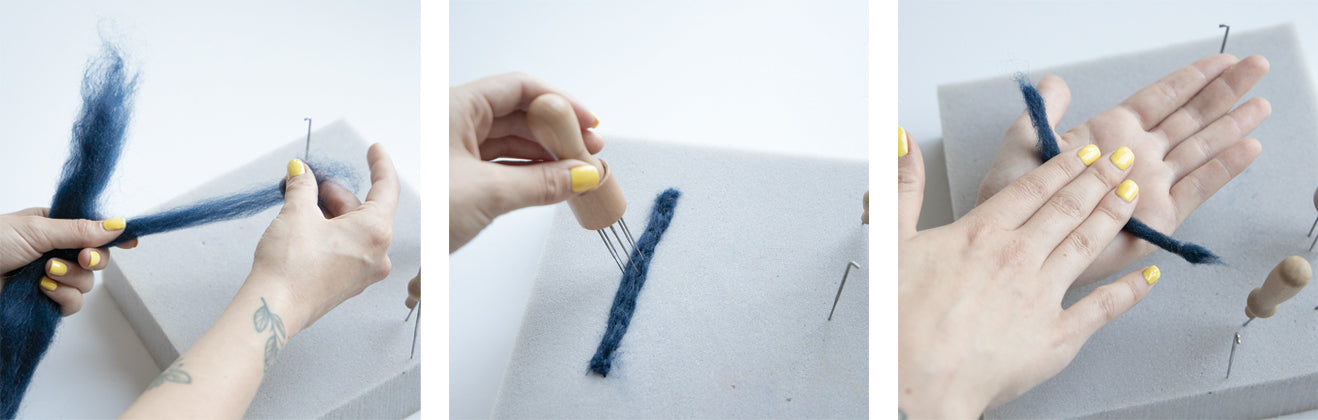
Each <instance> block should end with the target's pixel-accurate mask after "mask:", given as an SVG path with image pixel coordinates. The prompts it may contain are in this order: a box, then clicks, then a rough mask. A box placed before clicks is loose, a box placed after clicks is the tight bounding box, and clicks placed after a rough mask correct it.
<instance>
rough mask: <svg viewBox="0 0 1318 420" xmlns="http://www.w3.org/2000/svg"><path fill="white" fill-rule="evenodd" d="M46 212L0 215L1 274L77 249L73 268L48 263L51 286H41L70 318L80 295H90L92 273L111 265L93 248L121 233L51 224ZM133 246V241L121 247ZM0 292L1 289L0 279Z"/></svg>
mask: <svg viewBox="0 0 1318 420" xmlns="http://www.w3.org/2000/svg"><path fill="white" fill-rule="evenodd" d="M49 211H50V209H45V208H30V209H27V210H23V211H20V212H17V213H10V214H6V215H0V274H2V273H8V272H10V271H13V270H17V269H19V268H22V267H23V266H25V265H27V264H28V263H31V262H33V261H36V260H38V259H40V258H41V256H42V255H43V254H45V253H46V252H49V251H53V250H56V249H80V248H81V249H82V251H80V252H79V253H78V261H76V264H74V263H72V262H70V261H67V260H64V259H60V258H51V259H50V260H49V261H47V262H46V278H47V279H50V280H51V281H49V282H47V281H45V280H43V281H42V285H41V290H42V291H43V292H45V293H46V296H47V297H49V298H50V299H51V300H53V301H55V303H57V304H59V305H60V312H61V313H63V314H64V316H69V315H72V314H74V313H76V312H78V311H79V310H81V309H82V295H83V294H85V293H87V292H90V291H91V290H92V286H93V285H94V284H95V282H96V277H95V276H94V275H92V272H93V271H100V270H101V269H103V268H105V266H106V265H107V264H109V263H110V251H109V250H108V249H105V248H96V247H98V246H101V245H105V244H108V243H110V241H113V240H114V239H115V238H117V237H119V234H120V233H123V229H124V228H123V225H122V224H120V225H118V226H116V225H115V224H114V223H113V222H110V223H105V222H100V221H95V220H72V219H51V218H49V217H47V214H48V212H49ZM118 221H119V222H122V221H123V219H118ZM107 222H109V221H107ZM136 245H137V242H136V240H134V241H129V242H125V243H124V244H122V245H120V246H119V247H120V248H132V247H133V246H136ZM0 287H4V280H3V279H0Z"/></svg>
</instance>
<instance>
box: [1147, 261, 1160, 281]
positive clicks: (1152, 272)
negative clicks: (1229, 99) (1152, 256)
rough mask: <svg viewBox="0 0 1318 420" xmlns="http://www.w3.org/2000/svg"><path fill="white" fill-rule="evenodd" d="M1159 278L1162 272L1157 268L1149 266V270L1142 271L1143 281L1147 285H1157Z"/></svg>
mask: <svg viewBox="0 0 1318 420" xmlns="http://www.w3.org/2000/svg"><path fill="white" fill-rule="evenodd" d="M1159 277H1162V271H1159V270H1158V266H1156V265H1150V266H1149V268H1146V269H1144V281H1146V282H1148V283H1149V285H1153V284H1154V283H1157V282H1158V278H1159Z"/></svg>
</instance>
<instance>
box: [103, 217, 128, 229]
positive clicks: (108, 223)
mask: <svg viewBox="0 0 1318 420" xmlns="http://www.w3.org/2000/svg"><path fill="white" fill-rule="evenodd" d="M127 226H128V221H127V220H124V218H122V217H116V218H113V219H106V220H105V221H104V222H101V227H103V228H105V230H124V228H125V227H127Z"/></svg>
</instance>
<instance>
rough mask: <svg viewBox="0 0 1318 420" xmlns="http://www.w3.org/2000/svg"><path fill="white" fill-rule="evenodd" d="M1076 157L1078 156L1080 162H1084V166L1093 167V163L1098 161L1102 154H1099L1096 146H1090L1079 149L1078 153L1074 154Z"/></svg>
mask: <svg viewBox="0 0 1318 420" xmlns="http://www.w3.org/2000/svg"><path fill="white" fill-rule="evenodd" d="M1076 155H1077V156H1080V161H1081V162H1084V163H1085V166H1089V165H1093V164H1094V161H1096V160H1098V158H1099V157H1100V156H1103V152H1100V151H1099V150H1098V146H1095V145H1092V144H1091V145H1088V146H1085V147H1081V148H1080V151H1079V152H1076Z"/></svg>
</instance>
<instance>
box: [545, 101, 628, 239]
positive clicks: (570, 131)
mask: <svg viewBox="0 0 1318 420" xmlns="http://www.w3.org/2000/svg"><path fill="white" fill-rule="evenodd" d="M526 119H527V124H528V125H529V126H530V127H531V132H532V133H533V134H535V136H536V138H537V139H539V140H540V143H541V144H542V145H544V147H545V149H546V150H547V151H548V152H549V153H550V155H552V156H553V157H554V159H576V160H580V161H583V162H586V163H588V164H591V165H594V166H595V169H596V170H597V171H599V175H600V181H599V185H598V186H596V187H595V188H594V189H591V190H590V191H587V192H585V193H582V194H580V195H577V196H576V197H572V198H571V199H568V206H570V207H571V208H572V214H574V215H576V216H577V222H578V223H580V224H581V227H583V228H586V229H589V230H600V229H604V228H607V227H609V226H612V225H613V224H614V223H616V222H617V221H618V220H619V219H621V218H622V215H623V213H624V212H626V211H627V200H626V199H624V198H623V196H622V188H621V187H619V186H618V179H617V178H615V177H614V176H613V172H612V171H610V170H609V165H608V164H607V163H605V162H604V161H603V160H601V159H599V158H596V157H595V156H592V155H591V154H590V152H589V151H587V150H586V143H585V140H584V139H583V138H582V136H581V125H580V124H578V122H577V115H576V112H575V111H574V110H573V109H572V103H571V102H569V101H568V100H567V98H564V97H562V96H559V95H556V94H552V93H547V94H544V95H540V96H538V97H536V98H535V99H534V100H532V101H531V105H530V106H529V107H528V108H527V111H526Z"/></svg>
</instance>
